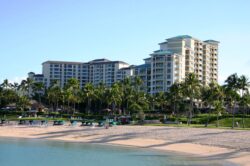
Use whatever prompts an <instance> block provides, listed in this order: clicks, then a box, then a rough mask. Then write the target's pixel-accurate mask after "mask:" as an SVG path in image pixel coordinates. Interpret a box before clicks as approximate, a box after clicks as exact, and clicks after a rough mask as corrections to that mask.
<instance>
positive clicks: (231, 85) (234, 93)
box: [225, 73, 239, 128]
mask: <svg viewBox="0 0 250 166" xmlns="http://www.w3.org/2000/svg"><path fill="white" fill-rule="evenodd" d="M238 80H239V78H238V75H237V74H236V73H235V74H232V75H230V76H229V77H228V78H227V79H226V81H225V83H226V85H225V92H226V96H227V101H228V104H229V106H230V107H231V108H233V109H232V113H233V120H232V128H234V125H235V124H234V123H235V122H234V121H235V108H236V104H237V100H238V98H239V95H238V90H239V83H238Z"/></svg>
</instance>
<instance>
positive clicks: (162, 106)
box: [155, 92, 167, 112]
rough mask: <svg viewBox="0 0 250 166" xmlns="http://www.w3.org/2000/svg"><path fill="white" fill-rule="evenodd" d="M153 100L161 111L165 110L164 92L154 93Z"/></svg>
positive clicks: (165, 99)
mask: <svg viewBox="0 0 250 166" xmlns="http://www.w3.org/2000/svg"><path fill="white" fill-rule="evenodd" d="M155 101H156V104H157V106H158V107H159V108H160V109H161V111H162V112H163V111H164V110H165V106H166V105H167V98H166V95H165V93H164V92H159V93H157V94H156V95H155Z"/></svg>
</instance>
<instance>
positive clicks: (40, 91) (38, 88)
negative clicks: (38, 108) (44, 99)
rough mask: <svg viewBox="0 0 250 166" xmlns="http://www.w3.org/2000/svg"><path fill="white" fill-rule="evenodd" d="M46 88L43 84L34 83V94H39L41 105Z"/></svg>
mask: <svg viewBox="0 0 250 166" xmlns="http://www.w3.org/2000/svg"><path fill="white" fill-rule="evenodd" d="M44 88H45V86H44V84H43V83H42V82H35V83H33V87H32V89H33V92H34V93H35V94H38V100H39V103H40V104H41V96H42V94H44Z"/></svg>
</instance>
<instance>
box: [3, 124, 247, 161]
mask: <svg viewBox="0 0 250 166" xmlns="http://www.w3.org/2000/svg"><path fill="white" fill-rule="evenodd" d="M184 132H186V134H185V133H184ZM216 132H217V133H216ZM242 132H243V133H242ZM166 133H167V134H168V135H167V136H166ZM180 133H182V134H183V135H189V136H193V138H190V139H186V138H185V137H184V136H182V135H181V134H180ZM197 133H199V134H200V135H202V134H207V137H208V138H210V139H212V138H211V136H213V135H216V138H214V139H217V137H223V136H225V135H223V134H225V133H226V134H228V137H224V140H225V141H228V142H227V143H228V144H231V146H232V147H233V148H232V147H230V148H228V147H227V144H225V145H223V142H222V143H221V142H220V141H219V139H218V140H217V141H218V144H220V143H221V146H219V145H217V144H212V142H211V143H209V142H208V143H202V142H199V141H198V139H196V138H195V137H198V136H197ZM240 134H243V135H246V136H247V137H249V136H250V132H249V131H236V132H235V130H222V129H212V130H209V131H208V130H207V129H194V128H193V129H192V128H191V129H189V128H188V129H186V128H181V129H180V128H174V127H150V126H116V127H112V128H109V129H104V128H98V127H96V128H92V127H71V126H48V127H31V126H1V127H0V137H1V138H25V139H45V140H55V141H67V142H77V143H95V144H107V145H115V146H126V147H138V148H149V149H153V150H160V151H168V152H174V153H182V154H187V155H192V156H194V157H201V158H207V159H209V160H224V161H227V162H231V163H234V164H236V165H242V166H248V165H250V152H249V149H248V146H249V144H250V143H248V144H247V145H246V147H245V148H244V147H243V145H241V144H237V143H239V142H237V141H232V140H231V139H230V138H231V137H233V136H239V135H240ZM180 136H182V137H183V138H180V139H179V140H177V138H179V137H180ZM230 136H231V137H230ZM175 137H176V138H175ZM164 138H165V139H164ZM198 138H199V137H198ZM201 138H203V137H201ZM214 139H212V140H210V141H213V140H214ZM227 139H228V140H227ZM244 139H245V138H244ZM246 139H247V138H246ZM248 140H250V137H249V139H248ZM230 141H231V142H230Z"/></svg>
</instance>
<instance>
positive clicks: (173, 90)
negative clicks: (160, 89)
mask: <svg viewBox="0 0 250 166" xmlns="http://www.w3.org/2000/svg"><path fill="white" fill-rule="evenodd" d="M167 98H168V99H169V101H170V103H171V106H172V107H173V113H174V114H176V116H177V120H179V118H178V116H179V109H178V108H177V107H178V105H179V104H180V102H181V101H182V100H183V84H182V83H174V84H173V85H172V86H171V87H170V88H169V92H168V93H167Z"/></svg>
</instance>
